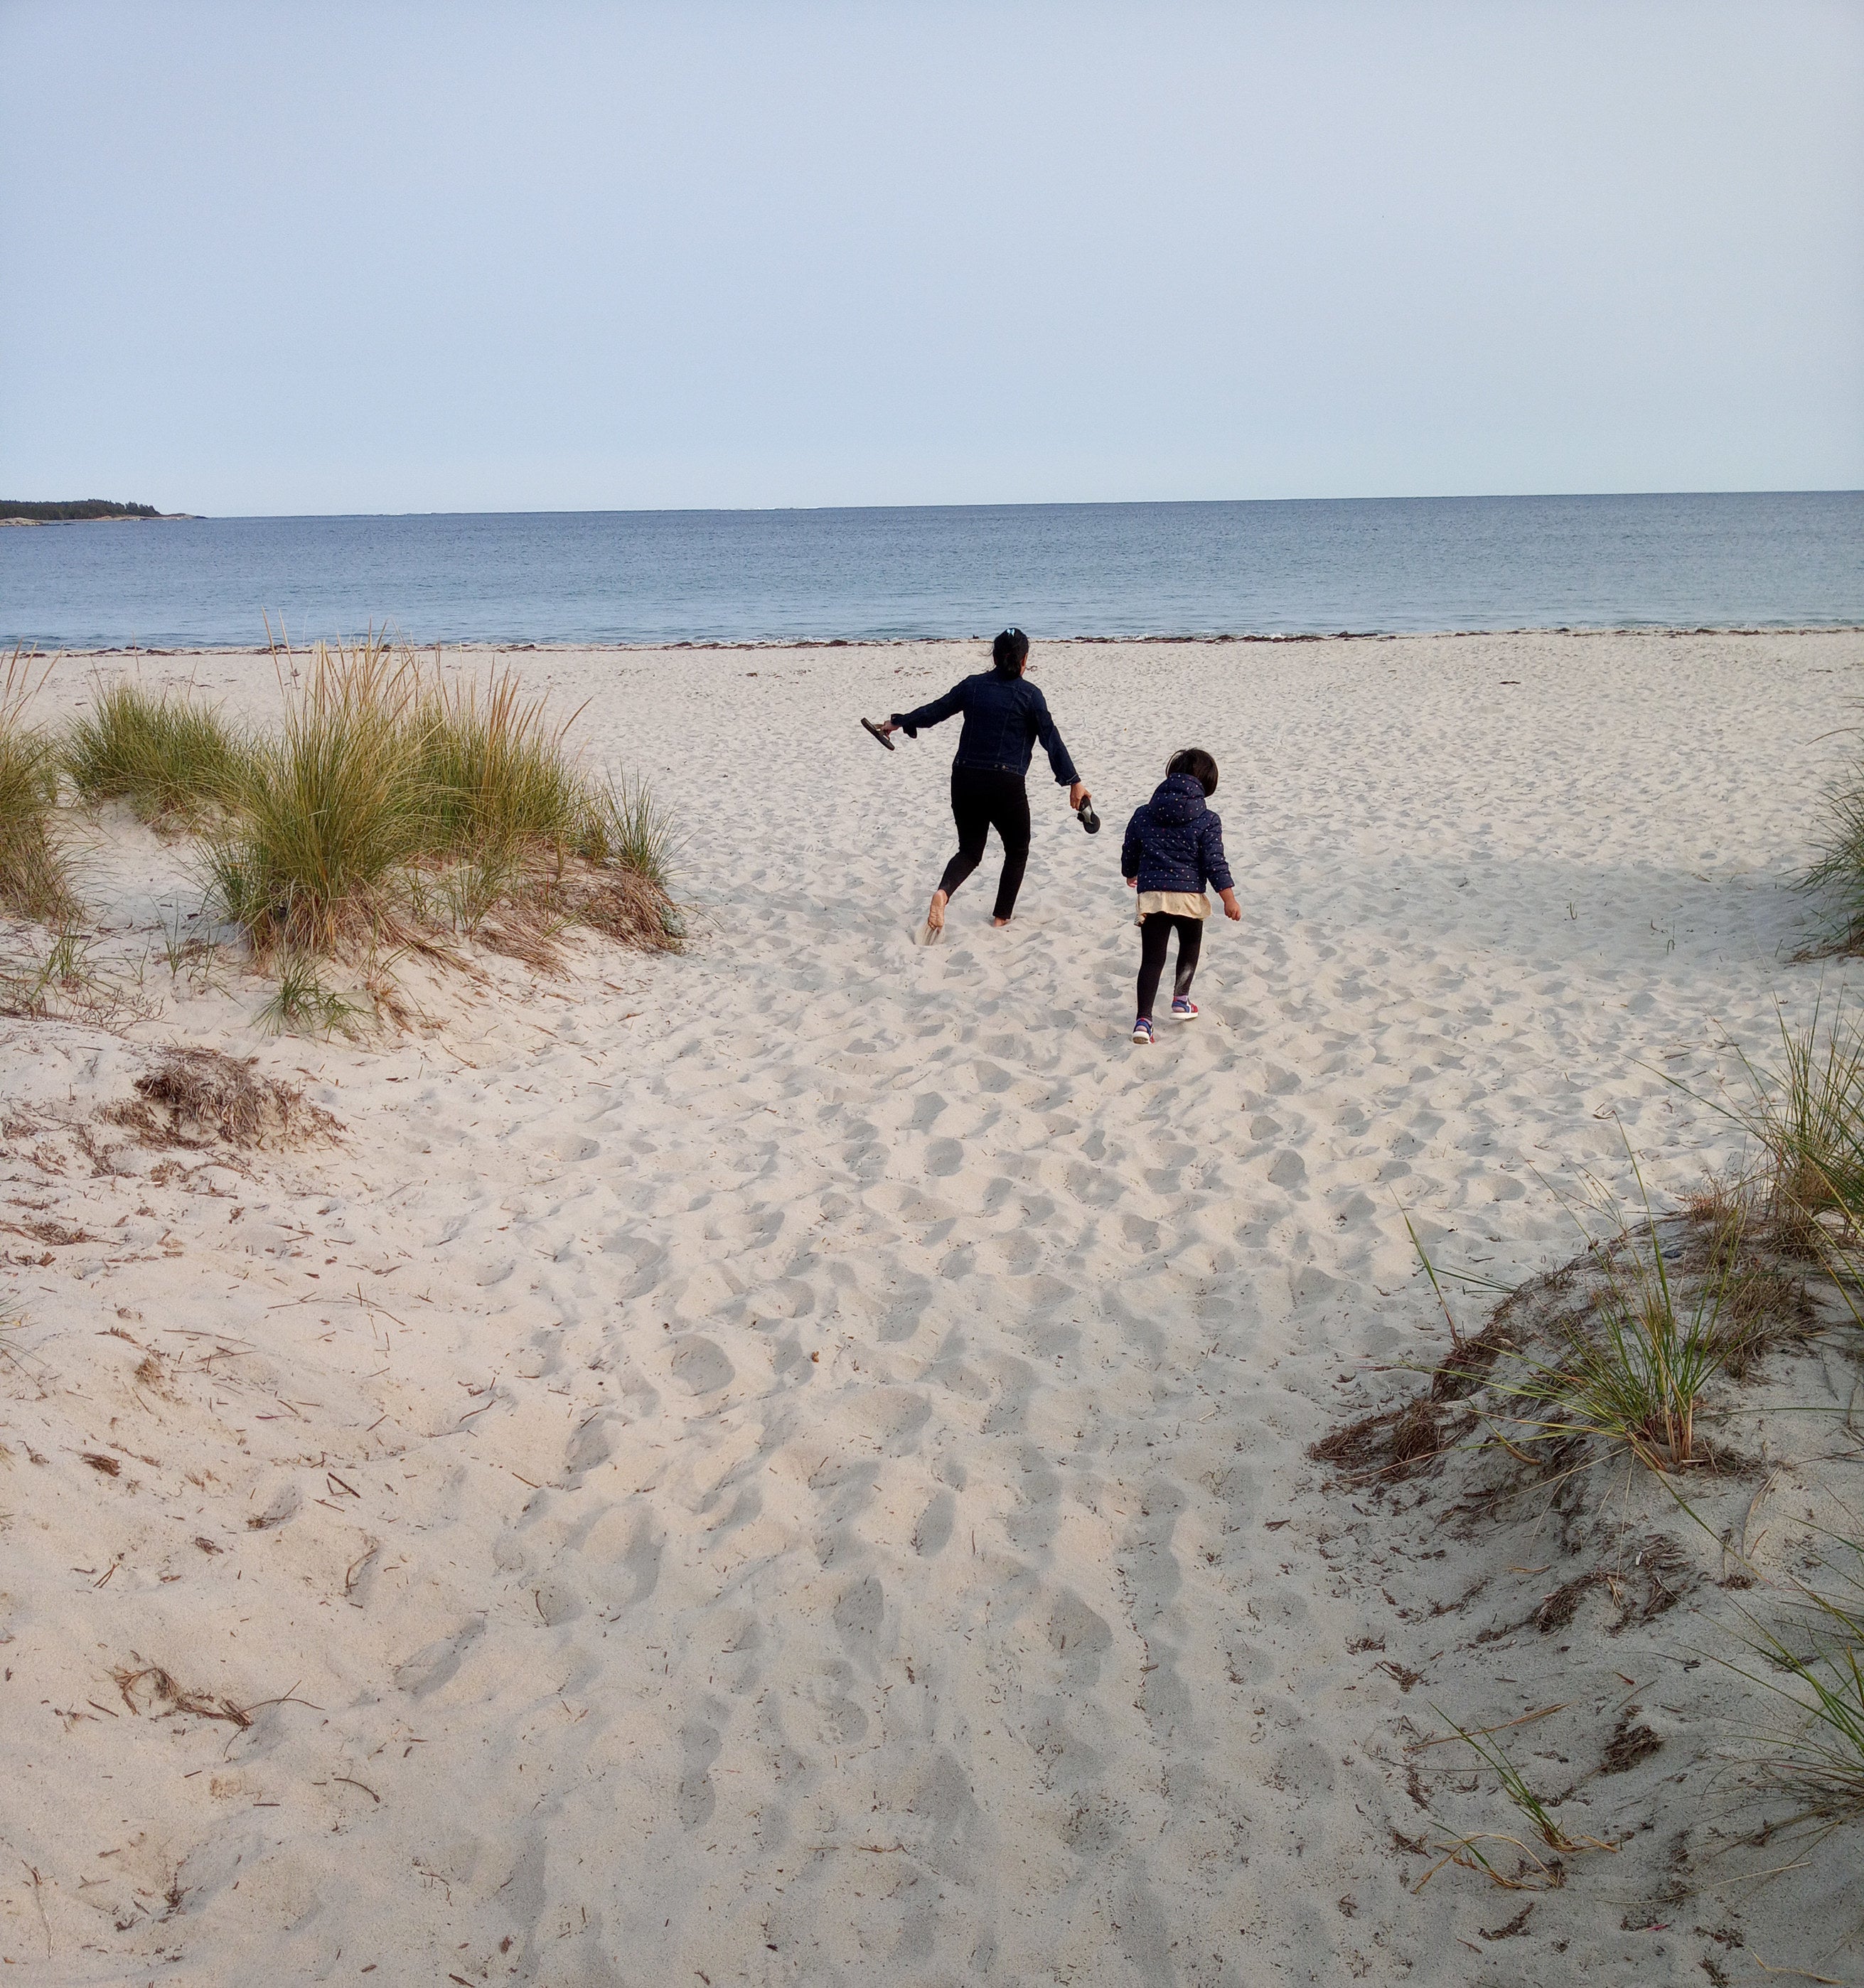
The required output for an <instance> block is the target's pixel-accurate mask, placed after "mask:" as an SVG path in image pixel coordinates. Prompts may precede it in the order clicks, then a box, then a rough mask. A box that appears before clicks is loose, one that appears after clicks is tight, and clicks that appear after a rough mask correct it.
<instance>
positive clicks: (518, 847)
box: [208, 635, 679, 1026]
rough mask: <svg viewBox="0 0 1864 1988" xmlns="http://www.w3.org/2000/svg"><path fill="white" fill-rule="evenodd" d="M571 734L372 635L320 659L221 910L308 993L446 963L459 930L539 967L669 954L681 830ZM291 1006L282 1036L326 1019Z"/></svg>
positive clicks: (290, 705)
mask: <svg viewBox="0 0 1864 1988" xmlns="http://www.w3.org/2000/svg"><path fill="white" fill-rule="evenodd" d="M573 718H574V714H573V713H572V715H571V718H568V719H565V720H562V722H558V721H556V720H555V719H554V718H552V716H551V715H550V714H549V711H548V709H547V708H546V704H545V699H544V698H542V697H541V696H528V695H525V692H524V691H523V689H522V686H521V685H520V684H519V683H518V680H517V679H516V678H515V677H513V676H512V675H510V674H498V675H495V676H494V677H493V678H492V679H491V682H490V684H489V685H488V686H485V687H484V688H481V686H480V685H476V684H472V683H461V682H459V681H450V680H448V679H447V678H444V677H443V676H441V674H440V673H439V671H438V669H437V668H431V669H430V668H425V667H424V666H423V664H422V663H421V661H420V659H419V658H417V657H416V656H414V654H412V653H411V652H410V651H407V650H405V649H400V650H397V649H395V648H393V647H391V646H390V644H388V643H387V641H383V640H381V639H379V638H377V637H374V636H373V635H372V636H370V637H368V638H367V639H366V640H365V641H362V642H360V643H357V644H355V645H353V647H341V646H337V647H321V646H320V647H319V648H318V649H317V650H316V651H315V652H314V653H313V655H312V658H311V659H310V661H309V666H308V671H307V674H306V677H305V679H304V681H302V683H301V684H300V685H298V686H297V687H296V688H293V689H292V690H290V691H288V692H287V696H286V710H285V722H284V724H283V726H282V729H281V730H280V732H279V734H278V735H277V736H275V737H274V738H271V739H263V740H261V741H259V742H257V743H256V744H255V745H253V746H252V748H251V749H250V754H251V771H250V773H249V775H248V779H247V781H246V784H245V789H244V792H243V793H242V795H241V799H240V801H239V803H238V813H237V815H236V816H235V819H234V820H233V821H232V823H231V825H230V826H229V827H228V830H227V831H226V832H225V833H223V834H221V836H219V837H218V838H217V839H216V840H214V843H213V844H212V846H211V851H210V854H209V858H208V867H209V873H210V882H211V892H212V894H213V896H214V899H215V900H216V901H217V902H218V906H219V908H221V910H222V911H224V912H225V915H226V916H227V917H228V919H229V920H230V921H231V922H233V923H235V924H236V925H239V926H240V927H241V928H242V929H244V930H245V932H246V933H247V934H248V936H249V937H250V938H251V940H252V945H253V947H254V949H255V952H256V953H257V954H258V955H259V956H260V957H261V958H262V959H266V960H269V959H271V958H273V957H275V956H278V957H281V958H284V959H285V961H286V962H287V966H288V972H287V975H286V978H288V979H290V980H291V981H292V984H293V985H294V986H295V985H297V984H298V983H299V982H302V981H303V979H304V975H305V973H306V972H307V971H309V966H308V965H307V962H315V961H316V960H317V959H319V958H330V957H336V956H354V955H358V954H360V953H362V952H366V951H368V950H370V949H372V948H374V947H375V946H377V945H378V944H380V943H383V942H387V943H388V944H390V945H397V946H400V945H414V946H417V947H420V948H424V949H426V950H427V951H430V952H431V951H434V949H435V941H436V935H437V934H440V933H444V932H445V931H452V932H454V933H464V934H465V935H469V936H478V937H481V938H484V939H485V942H487V943H488V944H489V945H493V946H495V948H497V949H498V950H501V951H505V952H511V953H513V954H514V955H515V956H517V957H518V958H525V959H527V960H531V961H532V962H534V963H537V964H540V965H547V964H549V962H550V960H551V958H552V947H553V945H554V943H555V940H556V938H558V937H559V935H560V934H561V933H562V931H564V930H565V929H566V928H567V927H568V926H569V925H575V924H580V925H587V926H589V927H591V928H594V929H596V930H599V931H604V932H606V933H609V934H610V935H612V936H613V937H616V938H620V939H623V940H624V941H626V942H629V943H632V944H636V945H650V946H659V947H662V948H664V947H667V946H670V945H674V943H676V942H677V939H678V937H679V930H678V925H677V914H676V913H675V911H674V907H673V904H672V901H671V900H670V898H669V897H668V896H667V890H666V883H667V859H668V855H669V852H670V832H669V830H668V827H667V823H666V821H665V819H664V816H662V815H661V814H660V811H659V810H658V809H657V807H656V806H655V805H654V803H653V800H652V799H651V797H650V796H649V795H648V794H647V791H646V789H644V788H641V787H638V786H613V785H612V784H611V785H608V786H603V785H601V784H599V783H596V781H594V780H593V779H591V778H590V777H589V776H588V775H587V774H586V773H585V772H584V771H583V770H582V767H581V766H580V765H579V762H578V761H577V759H576V757H575V756H574V755H573V753H572V752H571V750H570V749H569V747H568V746H567V745H566V741H565V736H564V735H565V733H566V732H567V730H568V729H569V724H570V723H571V722H573ZM306 984H307V985H308V983H306ZM280 998H281V1000H282V1001H283V1002H284V1004H285V1005H284V1007H282V1008H280V1009H279V1012H278V1013H277V1014H276V1015H274V1016H272V1021H273V1023H274V1025H275V1026H301V1025H302V1023H304V1021H305V1020H306V1019H309V1017H310V1010H309V1009H306V1006H305V1003H304V1002H303V1001H302V1000H299V999H295V998H290V997H289V996H287V993H286V990H285V984H284V981H283V980H282V982H281V997H280ZM307 998H308V997H307ZM312 1006H313V1007H318V1004H317V1003H316V1002H313V1003H312ZM285 1009H290V1010H291V1011H292V1012H291V1013H289V1015H288V1014H287V1013H285ZM268 1012H269V1011H268ZM318 1013H319V1015H320V1016H321V1015H322V1009H321V1008H320V1007H319V1008H318ZM325 1025H327V1018H326V1024H325Z"/></svg>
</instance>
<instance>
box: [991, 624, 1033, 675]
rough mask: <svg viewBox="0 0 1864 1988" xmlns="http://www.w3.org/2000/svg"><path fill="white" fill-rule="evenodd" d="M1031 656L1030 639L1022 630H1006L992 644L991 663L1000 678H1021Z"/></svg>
mask: <svg viewBox="0 0 1864 1988" xmlns="http://www.w3.org/2000/svg"><path fill="white" fill-rule="evenodd" d="M1028 654H1029V638H1028V636H1027V635H1025V634H1024V633H1023V632H1022V631H1021V629H1020V628H1006V629H1005V630H1004V631H1003V633H1002V634H1001V635H999V636H998V637H997V639H996V641H994V642H993V643H991V662H992V663H993V664H995V666H996V670H997V674H998V676H1000V677H1014V676H1020V675H1021V674H1022V666H1023V664H1024V663H1025V661H1026V660H1027V659H1028Z"/></svg>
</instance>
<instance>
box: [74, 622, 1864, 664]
mask: <svg viewBox="0 0 1864 1988" xmlns="http://www.w3.org/2000/svg"><path fill="white" fill-rule="evenodd" d="M1858 634H1864V622H1857V621H1818V622H1795V623H1793V624H1790V625H1786V624H1783V625H1781V626H1780V627H1751V626H1716V627H1710V626H1708V625H1706V624H1705V625H1704V626H1702V627H1687V628H1673V627H1657V626H1656V625H1654V624H1653V625H1651V626H1648V627H1638V628H1620V627H1555V628H1549V627H1535V626H1531V625H1530V626H1523V627H1508V628H1397V629H1390V630H1386V629H1349V628H1341V629H1336V630H1333V631H1329V632H1327V633H1325V634H1306V633H1301V634H1275V635H1268V634H1238V635H1231V634H1217V635H1213V634H1189V635H1187V634H1176V635H1159V634H1148V635H1052V636H1045V637H1041V638H1040V639H1039V640H1038V642H1037V643H1036V644H1035V646H1036V647H1038V648H1040V649H1068V648H1109V647H1112V648H1117V647H1128V648H1142V647H1144V648H1159V647H1163V648H1221V647H1229V646H1231V645H1233V644H1254V645H1255V646H1258V647H1288V645H1289V644H1294V643H1309V642H1442V641H1502V640H1506V639H1515V638H1519V637H1528V636H1542V635H1561V636H1565V637H1569V639H1571V640H1572V641H1596V640H1599V638H1601V637H1650V638H1651V639H1653V640H1658V641H1683V640H1685V639H1687V638H1688V637H1701V636H1730V637H1731V636H1745V637H1762V636H1787V635H1858ZM339 639H341V640H343V641H348V640H349V639H351V638H349V637H343V638H339ZM316 646H317V644H316V641H307V642H301V643H294V644H292V648H291V653H292V654H296V655H304V654H308V653H309V651H311V650H312V649H313V648H315V647H316ZM330 646H335V644H334V643H333V644H330ZM407 647H410V648H413V649H416V650H419V651H422V652H423V653H425V652H426V651H431V650H434V649H439V650H440V651H442V652H444V651H449V650H451V651H454V653H456V654H460V655H495V656H522V655H538V656H550V655H578V656H581V655H616V656H626V655H674V654H694V655H701V654H711V653H714V652H717V653H719V654H742V655H760V654H761V655H772V654H792V653H805V654H826V652H828V651H831V650H836V649H901V648H913V649H924V648H951V649H978V650H979V651H982V650H983V649H984V648H985V647H988V644H987V642H986V641H985V640H984V637H981V636H970V635H883V636H824V637H815V638H814V639H812V640H809V641H791V640H788V639H785V640H783V641H761V642H759V641H743V642H723V641H721V642H712V641H680V642H533V641H522V642H500V641H470V642H445V641H443V642H438V643H436V642H410V643H409V644H407ZM272 653H275V654H279V655H283V654H285V653H286V651H285V645H284V644H279V647H278V648H277V649H276V651H273V652H272ZM42 654H45V655H46V656H47V657H48V658H49V657H54V656H56V657H62V658H67V659H69V660H71V661H79V662H83V661H89V660H91V659H93V658H99V659H101V658H104V657H106V656H123V657H144V656H148V657H156V656H264V655H265V654H268V651H267V650H266V647H265V644H263V643H258V642H218V643H207V644H184V645H180V646H177V647H173V648H164V647H143V646H141V645H140V644H119V645H117V646H116V647H107V648H61V649H53V650H46V651H42Z"/></svg>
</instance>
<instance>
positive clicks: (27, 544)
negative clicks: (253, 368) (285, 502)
mask: <svg viewBox="0 0 1864 1988" xmlns="http://www.w3.org/2000/svg"><path fill="white" fill-rule="evenodd" d="M267 615H269V616H270V617H271V621H272V627H273V628H274V630H275V631H276V630H279V629H281V628H282V630H283V631H285V633H286V634H288V635H289V637H290V639H291V640H292V641H293V642H294V643H299V644H302V643H306V642H309V641H313V640H316V639H317V638H319V637H324V638H330V637H348V636H351V635H353V634H357V633H360V631H362V630H363V629H364V628H366V627H370V626H371V625H373V626H374V627H377V628H382V627H387V628H390V629H391V630H393V631H396V632H397V633H399V634H402V635H404V636H405V637H407V639H409V640H410V641H414V642H417V643H431V642H449V643H457V642H485V643H501V644H522V643H527V642H530V643H620V642H677V641H692V642H748V641H810V640H832V639H836V638H840V639H843V640H846V641H860V640H876V639H880V640H884V639H886V638H890V637H910V636H978V635H988V634H992V633H994V631H996V630H997V629H998V628H999V627H1003V626H1005V624H1011V623H1014V624H1017V625H1018V626H1020V627H1023V628H1025V629H1026V630H1027V631H1028V633H1029V634H1031V635H1032V636H1034V637H1038V638H1039V637H1062V636H1070V635H1099V636H1131V635H1152V634H1192V635H1217V634H1238V635H1241V634H1336V633H1339V632H1340V631H1353V632H1368V633H1386V632H1405V631H1430V630H1451V629H1492V628H1518V627H1600V628H1639V627H1660V628H1663V627H1801V626H1831V625H1834V624H1859V623H1864V492H1858V491H1842V492H1797V493H1793V492H1788V493H1756V494H1733V495H1684V496H1602V497H1440V498H1403V499H1328V500H1312V501H1300V502H1248V503H1185V504H1030V505H937V506H930V505H928V506H920V507H912V508H895V509H888V508H875V509H859V510H853V509H849V510H812V511H603V512H518V513H514V514H511V515H498V514H491V513H478V512H474V513H461V514H451V515H449V514H439V515H427V516H397V517H339V518H207V519H198V520H193V521H188V522H172V523H160V524H147V523H144V524H76V525H52V526H38V527H34V528H30V529H5V530H0V641H3V642H4V644H5V646H6V647H8V648H11V647H12V646H13V645H14V644H15V643H25V644H29V645H32V646H35V647H38V648H39V649H42V650H48V651H49V650H54V649H61V648H63V649H73V648H79V649H89V648H121V647H143V648H161V649H174V648H193V647H207V648H211V647H247V646H249V645H251V644H254V643H255V642H259V643H262V642H263V641H264V639H265V618H264V617H265V616H267Z"/></svg>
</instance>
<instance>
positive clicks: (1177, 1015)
mask: <svg viewBox="0 0 1864 1988" xmlns="http://www.w3.org/2000/svg"><path fill="white" fill-rule="evenodd" d="M1171 1019H1173V1021H1174V1022H1194V1021H1196V1020H1197V1002H1195V1001H1191V1000H1187V999H1186V998H1185V996H1184V995H1182V994H1180V995H1178V996H1177V997H1176V998H1175V999H1173V1002H1172V1004H1171Z"/></svg>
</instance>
